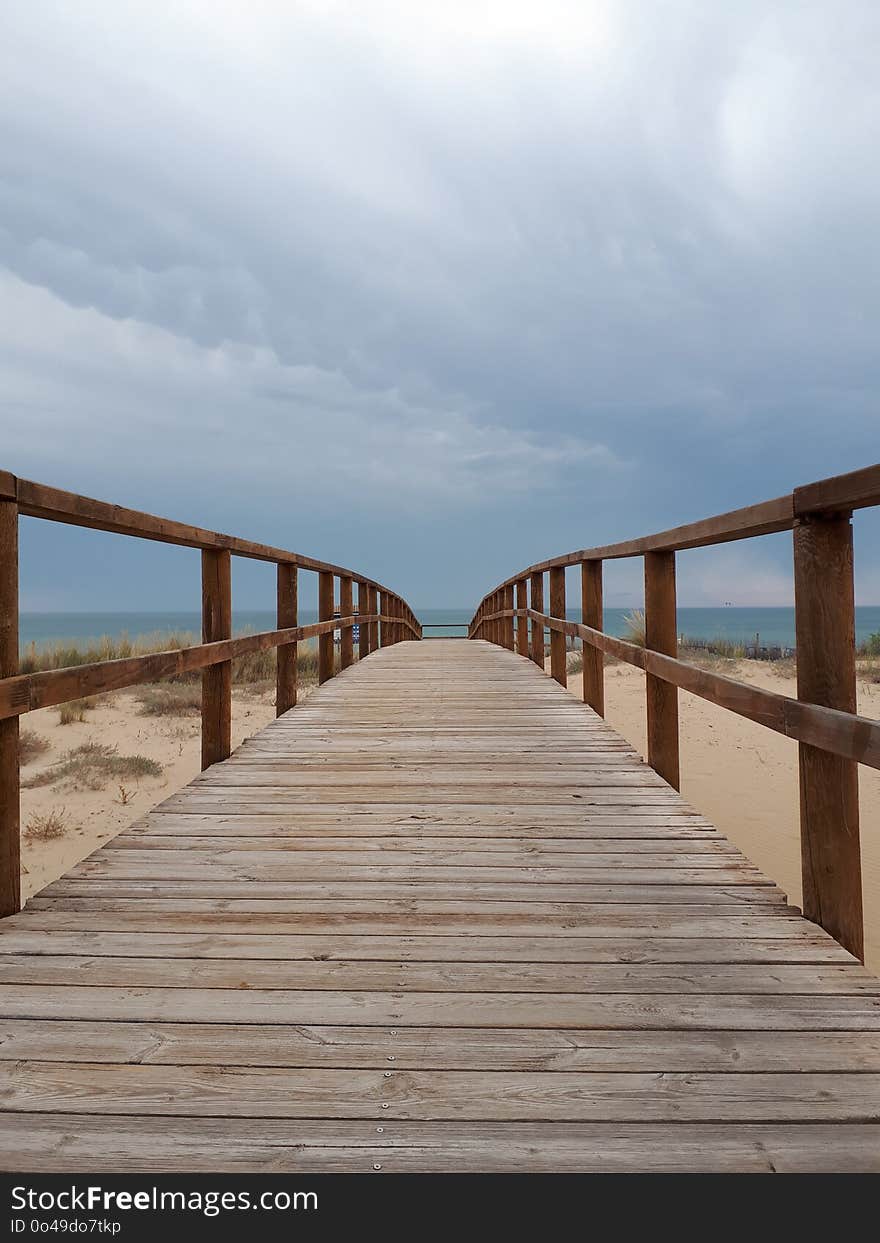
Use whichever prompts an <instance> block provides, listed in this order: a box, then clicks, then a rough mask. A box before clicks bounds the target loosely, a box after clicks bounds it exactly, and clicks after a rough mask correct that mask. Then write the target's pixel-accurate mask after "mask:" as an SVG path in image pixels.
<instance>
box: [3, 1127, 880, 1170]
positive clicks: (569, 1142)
mask: <svg viewBox="0 0 880 1243" xmlns="http://www.w3.org/2000/svg"><path fill="white" fill-rule="evenodd" d="M4 1123H5V1126H6V1128H7V1131H6V1133H7V1135H8V1153H6V1152H4V1163H5V1165H6V1168H8V1169H9V1170H10V1171H13V1170H14V1171H23V1172H28V1171H33V1169H34V1168H35V1166H36V1165H39V1166H40V1167H41V1168H43V1169H45V1170H46V1171H47V1172H53V1171H54V1172H58V1173H71V1172H80V1171H82V1172H86V1173H93V1172H94V1170H95V1167H96V1166H99V1167H100V1168H101V1169H102V1170H110V1171H116V1172H126V1173H134V1172H139V1171H140V1172H144V1171H146V1172H151V1171H158V1172H167V1173H179V1171H180V1170H182V1169H185V1170H189V1171H192V1172H210V1173H214V1172H216V1168H217V1152H218V1151H222V1153H223V1168H224V1170H227V1171H229V1172H230V1173H242V1172H256V1173H267V1174H278V1173H298V1174H305V1173H318V1172H334V1171H337V1172H342V1171H361V1172H363V1173H370V1174H373V1175H374V1176H375V1174H376V1172H377V1171H378V1172H380V1173H381V1172H382V1171H384V1172H386V1173H404V1172H406V1173H416V1172H435V1173H439V1172H456V1171H457V1172H473V1171H475V1170H481V1171H484V1172H495V1173H509V1172H515V1171H529V1172H533V1173H539V1172H545V1173H547V1172H549V1173H563V1172H569V1173H584V1172H591V1173H600V1172H602V1173H626V1172H629V1173H632V1172H633V1171H642V1172H646V1173H647V1172H652V1173H680V1172H686V1171H696V1172H703V1173H710V1172H714V1173H731V1172H734V1171H739V1172H742V1173H771V1172H774V1173H775V1172H785V1173H817V1172H829V1171H838V1172H861V1173H876V1172H878V1171H880V1126H877V1125H875V1124H847V1123H836V1124H813V1123H800V1124H796V1125H786V1124H774V1123H765V1124H759V1125H755V1124H747V1125H731V1124H730V1123H726V1124H722V1125H712V1124H706V1123H699V1124H691V1123H674V1124H665V1123H654V1124H648V1125H644V1124H629V1123H613V1124H609V1123H547V1122H543V1123H536V1122H507V1123H478V1122H460V1121H457V1122H455V1123H454V1124H453V1123H448V1122H439V1123H424V1122H419V1123H408V1122H396V1123H395V1124H394V1125H393V1126H390V1125H388V1124H387V1122H386V1121H383V1131H382V1134H381V1135H380V1134H377V1130H376V1126H375V1120H373V1121H370V1122H358V1121H348V1122H341V1121H334V1122H326V1121H314V1120H309V1119H305V1120H301V1119H297V1120H296V1121H293V1122H288V1121H284V1120H276V1119H259V1120H257V1121H253V1120H249V1119H214V1118H177V1119H175V1118H149V1117H145V1118H139V1117H138V1118H135V1117H130V1116H129V1117H106V1116H105V1117H96V1116H88V1115H85V1114H78V1115H77V1116H76V1118H75V1119H71V1118H70V1117H69V1116H67V1115H64V1114H60V1115H52V1114H7V1115H5V1116H4Z"/></svg>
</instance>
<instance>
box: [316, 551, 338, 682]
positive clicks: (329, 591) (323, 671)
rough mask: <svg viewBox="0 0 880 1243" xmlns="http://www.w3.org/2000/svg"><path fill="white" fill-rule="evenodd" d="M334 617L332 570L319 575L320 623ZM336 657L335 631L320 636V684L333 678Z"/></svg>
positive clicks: (323, 571)
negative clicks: (334, 646)
mask: <svg viewBox="0 0 880 1243" xmlns="http://www.w3.org/2000/svg"><path fill="white" fill-rule="evenodd" d="M332 617H333V574H332V573H331V571H330V570H321V571H319V573H318V621H329V620H330V619H331V618H332ZM334 663H335V657H334V652H333V631H332V630H328V631H327V633H326V634H322V635H319V636H318V682H319V684H320V683H323V682H329V681H330V679H331V678H332V677H333V666H334Z"/></svg>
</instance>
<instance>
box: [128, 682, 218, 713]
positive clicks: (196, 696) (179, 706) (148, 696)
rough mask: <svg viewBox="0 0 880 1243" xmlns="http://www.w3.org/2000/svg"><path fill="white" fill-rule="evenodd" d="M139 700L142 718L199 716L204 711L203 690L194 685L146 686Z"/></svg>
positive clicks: (175, 683)
mask: <svg viewBox="0 0 880 1243" xmlns="http://www.w3.org/2000/svg"><path fill="white" fill-rule="evenodd" d="M137 698H138V702H139V703H140V705H141V707H140V711H141V715H142V716H197V715H198V714H199V713H200V712H201V710H202V688H201V686H199V685H193V684H192V683H186V682H171V683H167V682H166V683H162V685H160V686H144V687H142V688H141V689H140V690H139V691H138V693H137Z"/></svg>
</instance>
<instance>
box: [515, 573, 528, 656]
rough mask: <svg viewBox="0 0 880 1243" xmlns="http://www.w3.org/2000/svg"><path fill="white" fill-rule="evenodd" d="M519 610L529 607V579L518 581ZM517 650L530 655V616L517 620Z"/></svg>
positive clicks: (517, 600)
mask: <svg viewBox="0 0 880 1243" xmlns="http://www.w3.org/2000/svg"><path fill="white" fill-rule="evenodd" d="M515 607H516V608H517V610H521V609H528V607H529V587H528V580H527V579H525V578H521V579H518V580H517V583H516V602H515ZM516 650H517V652H518V653H519V654H520V656H528V654H529V620H528V617H522V616H520V617H518V618H517V620H516Z"/></svg>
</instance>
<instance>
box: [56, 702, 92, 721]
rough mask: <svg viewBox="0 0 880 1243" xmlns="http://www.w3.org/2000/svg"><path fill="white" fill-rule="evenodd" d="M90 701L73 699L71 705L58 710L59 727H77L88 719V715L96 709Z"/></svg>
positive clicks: (62, 706)
mask: <svg viewBox="0 0 880 1243" xmlns="http://www.w3.org/2000/svg"><path fill="white" fill-rule="evenodd" d="M94 706H95V705H94V703H93V702H92V701H91V700H90V699H71V701H70V703H66V704H61V705H60V706H59V708H58V724H59V725H76V724H78V723H79V722H80V721H84V720H85V719H86V713H87V712H88V711H89V709H90V708H94Z"/></svg>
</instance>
